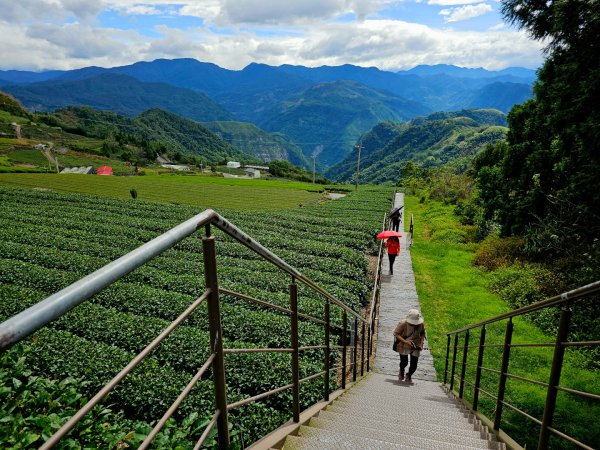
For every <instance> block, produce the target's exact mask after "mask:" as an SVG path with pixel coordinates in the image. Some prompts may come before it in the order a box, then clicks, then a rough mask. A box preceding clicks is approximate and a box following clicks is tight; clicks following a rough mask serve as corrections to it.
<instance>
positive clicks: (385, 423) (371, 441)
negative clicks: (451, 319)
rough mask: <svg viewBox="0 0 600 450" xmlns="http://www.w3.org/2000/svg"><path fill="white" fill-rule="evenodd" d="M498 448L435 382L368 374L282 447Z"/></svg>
mask: <svg viewBox="0 0 600 450" xmlns="http://www.w3.org/2000/svg"><path fill="white" fill-rule="evenodd" d="M475 448H478V449H487V448H491V449H504V448H505V447H504V444H502V443H499V442H497V441H496V440H495V438H494V436H493V435H491V434H490V433H489V432H488V430H487V428H486V427H485V426H484V425H482V424H481V422H479V420H477V419H476V418H475V417H474V416H473V415H472V414H470V413H469V412H468V411H467V410H465V409H463V408H462V407H461V405H460V404H459V403H458V402H457V401H456V400H454V399H452V398H451V397H449V396H448V395H447V394H446V392H444V390H443V388H442V385H441V384H440V383H436V382H431V381H423V380H417V381H415V383H414V384H413V385H408V384H405V383H400V382H398V380H397V378H395V377H392V376H390V375H386V374H379V373H371V374H369V375H368V376H367V377H366V378H365V379H364V380H362V381H360V382H358V383H357V384H356V385H355V386H353V387H352V388H351V389H349V390H348V391H347V392H346V393H344V394H343V395H342V396H340V397H339V398H337V399H336V400H335V401H334V402H333V403H332V404H331V405H329V406H328V407H326V408H325V409H324V410H322V411H320V412H319V413H318V414H317V415H316V416H315V417H313V418H312V419H310V421H309V422H308V423H307V424H306V425H304V426H301V427H300V428H299V429H298V432H297V434H296V435H290V436H288V437H287V439H286V441H285V443H284V445H283V449H284V450H291V449H331V450H333V449H361V450H366V449H373V450H375V449H377V450H379V449H381V450H384V449H431V450H434V449H435V450H437V449H440V450H444V449H447V450H459V449H475Z"/></svg>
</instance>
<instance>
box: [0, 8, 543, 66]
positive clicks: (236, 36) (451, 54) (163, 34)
mask: <svg viewBox="0 0 600 450" xmlns="http://www.w3.org/2000/svg"><path fill="white" fill-rule="evenodd" d="M57 1H58V0H57ZM57 1H55V2H53V3H50V1H42V0H21V2H18V3H17V2H14V3H13V2H12V1H11V2H10V3H8V2H7V1H6V0H0V6H1V5H3V4H4V3H6V4H7V6H9V8H8V10H7V14H4V13H5V12H6V11H3V16H2V17H0V48H2V49H3V52H2V58H1V59H0V69H15V68H18V69H29V70H32V69H33V70H40V69H74V68H79V67H84V66H90V65H98V66H103V67H111V66H117V65H124V64H131V63H133V62H135V61H140V60H153V59H156V58H179V57H189V58H196V59H198V60H201V61H207V62H212V63H215V64H218V65H220V66H222V67H225V68H229V69H241V68H243V67H244V66H246V65H247V64H249V63H251V62H260V63H265V64H270V65H280V64H301V65H306V66H319V65H341V64H346V63H349V64H356V65H360V66H376V67H379V68H381V69H385V70H398V69H408V68H411V67H413V66H415V65H418V64H438V63H451V64H457V65H460V66H465V67H481V66H483V67H485V68H487V69H501V68H504V67H507V66H525V67H537V66H538V65H539V64H540V63H541V62H542V52H541V48H542V45H541V44H540V43H538V42H535V41H532V40H530V39H529V38H528V37H527V35H526V34H525V33H522V32H519V31H514V30H509V29H508V28H507V29H505V30H504V29H503V30H500V29H499V28H496V27H493V29H491V30H488V31H485V32H475V31H473V32H468V31H457V30H453V29H436V28H431V27H428V26H425V25H421V24H416V23H408V22H402V21H398V20H392V19H374V18H373V17H379V15H372V13H373V12H374V9H373V8H375V6H378V7H379V6H381V5H382V4H383V3H384V2H383V1H382V2H376V1H372V0H371V1H367V0H321V1H320V3H319V4H321V5H322V6H323V8H314V9H313V10H310V9H306V8H305V6H304V5H303V4H304V2H294V3H298V4H299V5H298V4H297V5H292V6H289V5H285V4H283V2H280V1H278V2H277V4H279V3H281V4H282V5H281V6H279V7H278V8H279V9H277V7H276V8H275V9H274V10H272V11H271V13H272V14H273V15H274V16H278V17H280V22H279V23H277V25H275V24H270V23H269V18H268V14H267V13H268V11H266V9H257V10H256V11H251V10H250V9H251V8H250V6H253V5H254V6H257V7H258V6H259V3H261V2H258V0H239V1H238V2H237V4H238V5H240V8H241V7H244V8H242V9H240V10H239V11H237V12H236V13H235V14H234V15H233V16H230V15H229V12H231V11H229V12H224V9H223V8H224V7H225V6H227V1H228V0H203V1H202V3H201V4H202V6H199V5H198V3H194V4H191V3H187V4H185V3H184V2H182V1H180V0H179V1H178V0H146V1H144V2H143V3H133V2H131V1H127V0H106V3H107V4H109V6H108V8H110V9H113V10H115V9H116V10H118V11H126V10H127V8H134V10H132V11H138V13H139V14H154V12H155V11H157V10H161V11H163V12H164V11H165V8H167V10H168V11H178V12H179V14H194V15H198V16H200V17H202V18H203V21H204V23H205V24H206V25H205V26H198V27H196V28H188V27H186V28H183V27H181V28H177V24H176V22H174V21H169V24H168V25H164V23H165V21H163V22H162V23H163V25H159V26H156V27H155V31H156V32H157V36H152V37H149V36H148V33H147V32H146V33H145V34H144V35H142V33H141V32H139V31H136V30H129V31H124V30H119V29H111V28H103V27H100V26H99V25H98V23H96V22H95V21H94V18H93V17H92V16H93V11H94V9H93V8H92V9H89V10H86V8H85V7H84V6H82V2H73V3H72V4H71V6H70V7H71V10H69V11H70V12H66V10H65V9H63V8H62V3H61V4H60V5H59V3H58V2H57ZM188 1H189V0H188ZM430 1H433V0H430ZM445 1H448V0H445ZM315 2H316V0H308V1H307V2H306V3H307V4H312V5H313V6H314V4H316V3H315ZM385 3H388V4H389V3H390V2H389V1H388V0H385ZM22 4H25V5H26V6H27V8H25V9H24V8H22V7H21V6H20V5H22ZM266 4H267V5H269V4H270V5H271V6H273V5H275V6H277V4H276V3H275V1H274V0H272V1H268V2H266ZM57 5H58V6H57ZM480 5H483V6H484V7H486V5H487V4H485V3H479V4H478V5H474V6H471V5H465V6H464V7H460V8H449V13H448V14H446V18H447V19H448V21H450V20H449V19H455V20H458V17H463V18H465V17H466V16H467V15H468V14H467V13H468V11H466V10H464V11H462V8H465V7H467V6H471V7H480ZM33 6H36V7H38V8H39V10H40V11H42V10H43V11H44V14H43V15H42V14H40V17H42V16H43V17H44V22H42V21H41V20H36V18H35V17H34V15H33V14H30V13H27V12H26V11H25V10H26V9H28V8H29V7H33ZM388 6H389V5H388ZM229 7H231V5H229ZM487 7H489V5H487ZM487 7H486V10H487ZM290 8H291V9H290ZM75 10H76V11H77V14H78V15H79V17H82V18H87V19H88V20H87V22H82V23H79V22H77V23H73V21H72V17H73V14H75ZM242 10H243V11H245V13H243V11H242ZM315 10H317V12H315ZM349 11H350V12H353V13H355V14H356V15H357V18H359V17H363V18H364V19H363V20H355V21H335V20H331V18H336V17H339V15H340V14H342V15H347V14H348V13H349ZM461 11H462V12H461ZM484 12H485V11H484ZM46 13H48V15H46ZM311 14H312V16H311ZM286 15H289V16H286ZM25 16H26V17H25ZM66 16H69V17H71V20H70V23H65V22H64V21H63V18H64V17H66ZM6 17H9V18H10V17H15V19H14V20H10V21H9V20H8V19H6V20H5V18H6ZM155 17H156V16H155ZM286 17H287V18H286ZM49 18H52V20H50V19H49ZM96 20H97V19H96ZM159 20H160V19H159ZM250 20H255V21H259V22H257V23H258V25H257V24H255V23H250ZM219 21H220V22H219ZM238 21H241V22H238ZM261 21H262V22H261ZM217 22H219V23H221V24H223V26H227V27H228V28H219V27H218V25H217ZM264 23H267V24H264ZM273 23H275V22H273ZM238 24H239V25H238ZM242 24H245V25H244V26H243V28H242ZM284 26H285V27H284ZM238 28H239V29H238Z"/></svg>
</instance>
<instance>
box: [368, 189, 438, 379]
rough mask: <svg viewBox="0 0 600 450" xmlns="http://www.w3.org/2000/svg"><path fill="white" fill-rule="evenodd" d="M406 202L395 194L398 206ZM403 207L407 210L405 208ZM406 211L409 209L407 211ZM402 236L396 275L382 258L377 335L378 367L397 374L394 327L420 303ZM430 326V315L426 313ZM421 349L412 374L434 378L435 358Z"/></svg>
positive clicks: (418, 377)
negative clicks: (393, 347)
mask: <svg viewBox="0 0 600 450" xmlns="http://www.w3.org/2000/svg"><path fill="white" fill-rule="evenodd" d="M403 205H404V194H402V193H399V194H396V199H395V201H394V206H395V207H400V206H403ZM403 211H404V210H403ZM405 214H406V213H405ZM405 214H403V215H402V221H401V222H400V232H402V230H404V217H405ZM403 234H404V236H403V237H402V238H401V239H400V245H401V251H400V256H399V257H398V258H396V261H395V263H394V275H390V274H389V273H390V266H389V261H388V259H387V255H386V256H385V258H384V260H383V265H382V273H383V275H382V279H381V303H380V306H379V327H378V336H377V354H376V355H377V356H376V359H375V371H376V372H379V373H383V374H386V375H394V376H396V377H397V376H398V367H399V362H400V360H399V357H398V353H396V352H395V351H393V350H392V343H393V341H394V328H396V325H397V324H398V322H399V321H400V320H401V319H404V318H405V317H406V314H407V313H408V311H409V310H410V309H413V308H416V309H418V310H421V307H420V306H419V297H418V296H417V290H416V288H415V276H414V273H413V269H412V261H411V258H410V249H409V248H408V246H407V244H406V233H403ZM425 325H426V326H427V317H425ZM425 348H426V350H423V351H422V352H421V356H420V357H419V365H418V366H417V371H416V372H415V374H414V375H413V379H415V380H418V379H420V380H428V381H435V369H434V367H433V358H432V356H431V352H430V351H429V350H427V348H428V345H427V342H426V343H425Z"/></svg>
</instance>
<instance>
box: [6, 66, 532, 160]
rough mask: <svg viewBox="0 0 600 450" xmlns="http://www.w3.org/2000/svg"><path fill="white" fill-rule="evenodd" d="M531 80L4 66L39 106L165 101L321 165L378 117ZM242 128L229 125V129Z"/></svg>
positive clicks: (494, 94)
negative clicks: (246, 129)
mask: <svg viewBox="0 0 600 450" xmlns="http://www.w3.org/2000/svg"><path fill="white" fill-rule="evenodd" d="M533 80H535V72H534V71H531V70H527V69H521V68H510V69H505V70H503V71H499V72H493V71H487V70H484V69H465V68H459V67H455V66H443V65H440V66H418V67H415V68H414V69H411V70H409V71H404V72H389V71H383V70H380V69H377V68H374V67H369V68H365V67H358V66H353V65H343V66H335V67H332V66H322V67H315V68H309V67H304V66H292V65H282V66H278V67H275V66H268V65H264V64H250V65H248V66H247V67H245V68H244V69H243V70H239V71H234V70H229V69H224V68H221V67H219V66H217V65H215V64H212V63H206V62H200V61H197V60H194V59H175V60H164V59H159V60H155V61H152V62H137V63H135V64H131V65H127V66H121V67H113V68H101V67H86V68H82V69H77V70H71V71H48V72H40V73H36V72H24V71H0V86H2V89H3V90H5V91H6V92H9V93H10V94H12V95H14V96H15V97H16V98H18V99H19V100H20V101H21V102H22V103H23V104H24V106H26V107H27V108H29V109H32V110H42V111H44V110H45V111H50V110H54V109H56V108H60V107H63V106H67V105H90V106H93V107H94V108H97V109H103V110H110V111H114V112H117V113H119V114H122V115H125V116H129V117H134V116H137V115H138V114H140V113H142V112H144V111H146V110H148V109H152V108H160V109H163V110H165V111H167V112H170V113H173V114H177V115H180V116H183V117H186V118H188V119H192V120H195V121H198V122H223V121H233V122H237V123H238V125H239V126H242V125H241V124H239V122H249V123H252V124H254V125H255V126H257V127H259V128H261V129H263V130H265V131H266V132H270V133H277V134H278V135H279V136H281V137H282V139H283V141H284V142H289V143H290V144H292V145H295V146H297V148H300V149H302V153H303V156H299V155H297V157H296V159H295V161H298V163H299V164H301V165H304V166H305V167H306V161H310V160H311V159H312V158H313V156H315V155H316V162H317V165H318V167H319V168H320V169H326V168H328V167H331V166H334V165H335V164H336V163H339V162H341V161H342V160H343V159H344V158H345V157H346V156H347V155H348V154H349V153H350V152H352V149H353V147H354V144H355V143H356V140H357V139H358V138H359V137H360V136H361V135H362V134H363V133H365V132H367V131H369V130H370V129H371V128H372V127H373V126H375V125H376V124H378V123H380V122H383V121H403V120H410V119H412V118H415V117H417V116H423V115H427V114H429V113H432V112H434V111H454V110H461V109H464V108H496V109H499V110H500V111H502V112H507V111H508V110H509V109H510V108H511V107H512V106H513V105H514V104H516V103H521V102H523V101H524V100H526V99H527V98H529V96H530V94H531V86H532V83H533ZM235 127H236V125H235V124H231V125H229V126H228V129H229V132H230V133H231V130H232V129H233V128H235ZM233 134H235V133H233ZM223 136H224V138H227V137H226V136H225V134H224V135H223ZM259 141H260V140H259ZM271 141H272V140H271ZM264 142H266V141H264ZM232 143H233V142H232ZM290 151H292V150H291V147H290V148H288V149H287V150H286V152H290ZM271 153H272V151H271V150H268V149H266V148H264V146H263V147H259V148H257V149H255V151H254V152H253V154H256V155H259V154H262V155H263V156H264V157H265V158H270V157H271V156H269V155H271ZM292 153H293V151H292ZM273 154H277V152H275V153H273Z"/></svg>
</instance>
